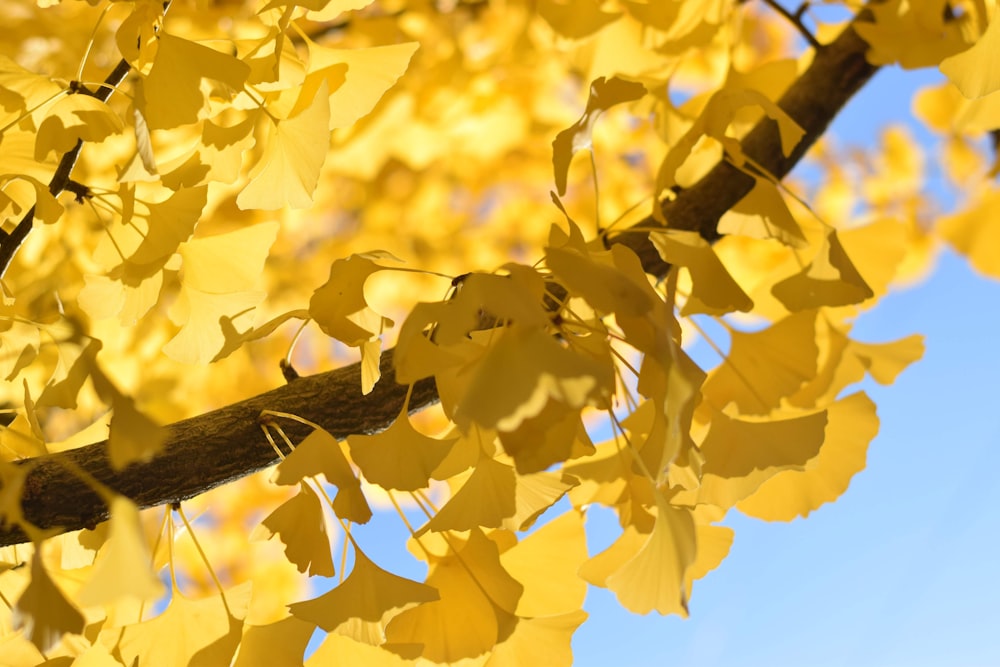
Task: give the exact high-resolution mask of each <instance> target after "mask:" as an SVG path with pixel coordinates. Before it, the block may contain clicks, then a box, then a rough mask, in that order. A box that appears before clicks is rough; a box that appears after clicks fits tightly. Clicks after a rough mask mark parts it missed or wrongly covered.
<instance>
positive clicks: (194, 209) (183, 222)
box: [128, 186, 208, 271]
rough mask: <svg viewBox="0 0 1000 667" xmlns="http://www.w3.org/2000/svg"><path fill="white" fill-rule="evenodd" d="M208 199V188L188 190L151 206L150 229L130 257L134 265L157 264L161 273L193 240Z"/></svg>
mask: <svg viewBox="0 0 1000 667" xmlns="http://www.w3.org/2000/svg"><path fill="white" fill-rule="evenodd" d="M207 197H208V188H207V187H205V186H202V187H197V188H185V189H183V190H178V191H176V192H174V193H173V194H172V195H170V197H168V198H167V199H165V200H164V201H162V202H155V203H151V204H148V209H149V215H148V218H147V220H148V224H149V227H148V229H147V231H146V233H145V234H144V235H143V237H142V242H141V243H140V244H139V246H138V247H137V248H136V249H135V251H133V252H132V254H130V255H129V256H128V261H129V263H131V264H143V265H153V266H152V268H151V269H150V270H151V271H158V270H159V269H160V268H161V267H162V266H163V264H165V263H166V261H167V259H169V258H170V256H171V255H173V254H174V253H175V252H177V248H178V247H179V246H180V244H181V243H183V242H184V241H187V240H188V239H189V238H191V234H193V233H194V228H195V225H197V224H198V219H199V218H200V217H201V212H202V210H204V208H205V204H206V202H207Z"/></svg>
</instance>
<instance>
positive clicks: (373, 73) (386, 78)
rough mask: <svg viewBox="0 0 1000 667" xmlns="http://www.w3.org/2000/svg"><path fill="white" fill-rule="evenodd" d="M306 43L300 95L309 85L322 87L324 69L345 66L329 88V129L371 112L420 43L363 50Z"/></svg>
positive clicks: (308, 41) (340, 126) (344, 125)
mask: <svg viewBox="0 0 1000 667" xmlns="http://www.w3.org/2000/svg"><path fill="white" fill-rule="evenodd" d="M306 46H307V47H308V49H309V71H310V73H309V74H308V75H306V80H305V81H304V82H303V85H302V90H303V94H305V93H306V92H307V91H308V90H310V88H318V87H321V86H322V82H325V81H326V75H325V74H324V70H327V69H328V68H343V67H345V66H346V72H344V74H343V83H342V84H340V85H339V86H338V87H336V88H334V87H332V86H331V87H330V89H329V99H328V101H327V106H328V112H329V117H328V121H327V123H328V125H329V129H330V130H336V129H338V128H342V127H344V128H346V127H349V126H351V125H353V124H354V123H356V122H357V121H358V120H359V119H360V118H362V117H363V116H366V115H368V114H369V113H371V111H372V109H374V108H375V105H376V104H377V103H378V101H379V100H380V99H381V98H382V96H383V95H384V94H385V92H386V91H387V90H389V88H391V87H392V86H393V85H395V83H396V82H397V81H398V80H399V78H400V77H401V76H402V75H403V73H404V72H405V71H406V68H407V66H408V65H409V63H410V58H412V57H413V54H414V53H415V52H416V50H417V48H418V47H419V46H420V45H419V43H418V42H406V43H402V44H390V45H387V46H375V47H370V48H366V49H333V48H330V47H326V46H321V45H319V44H316V43H315V42H313V41H311V40H306ZM318 97H319V95H317V98H318ZM324 98H326V96H324Z"/></svg>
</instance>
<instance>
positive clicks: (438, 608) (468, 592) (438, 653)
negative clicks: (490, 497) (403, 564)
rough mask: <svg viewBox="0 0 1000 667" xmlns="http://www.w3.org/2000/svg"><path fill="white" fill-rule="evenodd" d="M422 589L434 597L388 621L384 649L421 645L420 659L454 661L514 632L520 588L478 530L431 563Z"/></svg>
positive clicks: (475, 652) (489, 645)
mask: <svg viewBox="0 0 1000 667" xmlns="http://www.w3.org/2000/svg"><path fill="white" fill-rule="evenodd" d="M427 585H428V586H431V587H433V588H436V589H437V590H438V593H439V595H440V599H438V600H435V601H432V602H425V603H424V604H421V605H420V606H418V607H415V608H413V609H408V610H407V611H404V612H403V613H401V614H399V615H398V616H396V617H395V618H393V619H392V620H391V621H390V622H389V625H388V626H386V631H385V633H386V639H387V643H386V648H388V649H390V650H401V651H405V652H409V651H412V647H413V646H414V645H417V646H419V645H420V644H423V648H422V649H421V651H420V655H421V656H422V657H424V658H426V659H428V660H431V661H434V662H455V661H458V660H461V659H463V658H473V657H476V656H479V655H482V654H483V653H485V652H486V651H488V650H490V649H491V648H492V647H493V646H494V645H495V644H497V643H498V642H499V641H503V640H504V639H506V638H507V637H509V636H510V634H511V632H512V631H513V630H514V627H515V624H516V623H517V619H516V617H515V616H514V615H513V612H514V609H515V608H516V607H517V601H518V599H519V598H520V596H521V593H522V591H523V587H522V586H521V584H519V583H518V582H517V581H516V580H515V579H514V578H513V577H511V576H510V575H509V574H508V573H507V572H506V570H504V568H503V565H502V564H501V563H500V558H499V552H498V549H497V546H496V544H495V543H494V542H493V541H492V540H490V539H489V538H487V537H486V536H484V535H483V533H482V531H480V530H478V529H475V530H473V531H472V532H471V534H470V535H469V539H468V541H466V542H465V544H464V545H462V546H461V547H460V548H459V549H458V550H457V551H456V552H454V553H451V554H449V555H448V556H446V557H444V558H442V559H440V560H438V561H437V562H435V563H434V564H433V565H432V566H431V571H430V573H429V574H428V575H427ZM397 647H398V648H397Z"/></svg>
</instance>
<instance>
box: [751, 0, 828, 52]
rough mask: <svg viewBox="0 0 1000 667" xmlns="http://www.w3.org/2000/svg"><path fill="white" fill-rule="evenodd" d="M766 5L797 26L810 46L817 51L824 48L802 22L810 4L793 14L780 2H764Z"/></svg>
mask: <svg viewBox="0 0 1000 667" xmlns="http://www.w3.org/2000/svg"><path fill="white" fill-rule="evenodd" d="M764 4H765V5H767V6H768V7H770V8H771V9H773V10H774V11H776V12H778V13H779V14H781V15H782V16H784V17H785V18H786V19H787V20H788V22H789V23H791V24H792V25H793V26H795V29H796V30H798V31H799V34H801V35H802V37H803V38H804V39H805V40H806V41H807V42H809V44H810V45H812V47H813V48H814V49H816V50H817V51H819V50H820V49H822V48H823V45H822V44H820V43H819V40H818V39H816V37H815V36H814V35H813V34H812V33H811V32H810V31H809V28H807V27H806V24H805V23H803V22H802V15H803V14H804V13H805V11H806V9H807V8H808V7H809V3H808V2H806V3H804V4H803V5H802V6H801V7H799V8H798V10H797V11H796V12H795V13H794V14H793V13H792V12H790V11H788V10H787V9H785V8H784V7H783V6H782V5H781V4H780V3H779V2H778V0H764Z"/></svg>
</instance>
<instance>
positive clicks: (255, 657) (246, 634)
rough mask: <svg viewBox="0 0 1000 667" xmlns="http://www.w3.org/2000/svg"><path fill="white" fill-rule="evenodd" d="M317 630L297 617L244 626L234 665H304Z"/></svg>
mask: <svg viewBox="0 0 1000 667" xmlns="http://www.w3.org/2000/svg"><path fill="white" fill-rule="evenodd" d="M315 629H316V626H314V625H313V624H312V623H306V622H305V621H302V620H300V619H298V618H295V617H294V616H288V617H287V618H283V619H281V620H280V621H275V622H274V623H269V624H268V625H247V626H244V628H243V637H242V639H241V640H240V652H239V654H238V655H237V656H236V662H235V663H233V667H276V666H277V665H301V664H302V657H303V656H304V655H305V652H306V646H307V645H308V644H309V639H310V638H311V637H312V634H313V631H314V630H315Z"/></svg>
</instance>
